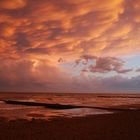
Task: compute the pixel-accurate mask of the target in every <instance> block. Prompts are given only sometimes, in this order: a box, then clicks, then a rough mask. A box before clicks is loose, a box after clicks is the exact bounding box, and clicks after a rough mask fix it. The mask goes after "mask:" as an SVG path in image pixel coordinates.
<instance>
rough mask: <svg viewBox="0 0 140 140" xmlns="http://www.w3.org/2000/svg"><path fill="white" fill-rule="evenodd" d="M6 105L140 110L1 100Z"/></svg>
mask: <svg viewBox="0 0 140 140" xmlns="http://www.w3.org/2000/svg"><path fill="white" fill-rule="evenodd" d="M1 101H3V102H5V103H6V104H12V105H26V106H42V107H45V108H50V109H74V108H93V109H102V110H108V111H130V110H140V108H139V107H138V106H134V107H131V108H129V107H128V106H126V107H122V106H119V107H97V106H95V107H94V106H76V105H65V104H48V103H39V102H29V101H28V102H27V101H18V100H1Z"/></svg>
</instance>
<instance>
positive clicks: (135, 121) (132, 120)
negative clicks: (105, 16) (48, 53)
mask: <svg viewBox="0 0 140 140" xmlns="http://www.w3.org/2000/svg"><path fill="white" fill-rule="evenodd" d="M139 119H140V111H139V110H138V111H122V112H117V113H113V114H100V115H89V116H85V117H72V118H66V117H56V118H52V119H50V120H42V119H32V120H31V121H29V120H26V119H18V120H10V121H8V120H6V119H4V118H1V119H0V120H1V121H0V140H139V139H140V121H139Z"/></svg>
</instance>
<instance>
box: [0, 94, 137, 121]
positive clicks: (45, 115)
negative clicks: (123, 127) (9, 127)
mask: <svg viewBox="0 0 140 140" xmlns="http://www.w3.org/2000/svg"><path fill="white" fill-rule="evenodd" d="M7 99H10V100H20V101H32V102H42V103H51V104H52V103H57V104H71V105H82V106H87V108H76V109H67V110H55V109H48V108H44V107H32V106H21V105H10V104H5V103H4V102H3V101H0V117H6V118H8V119H32V118H41V119H51V118H53V117H57V116H65V117H73V116H85V115H91V114H92V115H94V114H105V113H113V112H111V111H107V110H102V109H91V108H88V106H94V107H117V106H119V108H120V107H121V108H122V107H123V108H134V105H135V104H136V105H137V107H138V105H139V104H140V95H139V94H60V93H59V94H58V93H56V94H54V93H47V94H46V93H0V100H7ZM135 108H136V106H135Z"/></svg>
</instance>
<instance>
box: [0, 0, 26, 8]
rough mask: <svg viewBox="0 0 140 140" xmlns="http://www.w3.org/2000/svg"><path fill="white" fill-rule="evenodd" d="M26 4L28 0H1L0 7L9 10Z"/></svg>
mask: <svg viewBox="0 0 140 140" xmlns="http://www.w3.org/2000/svg"><path fill="white" fill-rule="evenodd" d="M25 5H26V0H1V1H0V7H1V8H3V9H8V10H13V9H18V8H23V7H24V6H25Z"/></svg>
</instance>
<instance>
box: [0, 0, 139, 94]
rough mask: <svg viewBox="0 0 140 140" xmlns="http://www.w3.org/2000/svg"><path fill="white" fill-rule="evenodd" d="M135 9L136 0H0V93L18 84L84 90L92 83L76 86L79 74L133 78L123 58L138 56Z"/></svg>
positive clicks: (32, 86) (32, 87) (79, 83)
mask: <svg viewBox="0 0 140 140" xmlns="http://www.w3.org/2000/svg"><path fill="white" fill-rule="evenodd" d="M139 5H140V2H139V0H103V1H102V2H101V1H99V0H0V61H1V66H0V71H1V74H0V79H1V81H0V90H1V89H3V90H4V89H5V90H6V89H7V90H8V87H11V88H12V86H14V89H16V88H17V89H19V87H21V86H20V85H22V86H23V87H26V86H27V87H31V89H37V87H40V85H42V86H43V87H42V89H43V90H44V91H49V90H51V89H54V90H56V91H57V90H58V89H59V90H61V91H63V90H64V87H66V85H67V88H68V87H73V86H74V87H73V88H74V89H78V90H80V89H81V87H82V86H83V85H84V84H85V85H86V87H85V86H83V87H85V89H83V88H82V89H83V90H86V89H87V88H88V86H87V84H89V85H90V83H92V81H88V80H87V84H86V83H84V82H82V81H83V80H82V76H83V75H82V74H81V72H83V73H88V74H89V76H92V74H93V73H95V75H96V74H98V73H102V74H104V75H106V74H108V73H111V72H115V73H116V76H117V74H122V75H125V76H126V77H133V75H135V76H137V75H136V73H137V74H138V70H137V72H136V71H135V72H133V71H132V70H133V69H135V66H133V64H132V63H131V61H130V60H128V59H129V58H132V57H134V56H135V55H139V52H140V39H139V38H140V6H139ZM126 58H127V59H126ZM75 63H76V66H75ZM128 63H130V64H128ZM136 63H137V62H136ZM125 64H126V65H125ZM134 65H136V64H134ZM137 67H139V66H137ZM20 72H21V73H20ZM7 73H8V75H9V76H7ZM129 73H131V75H129ZM20 75H23V77H22V76H20ZM77 75H78V76H79V77H78V78H77V77H76V76H77ZM107 76H108V81H109V80H110V81H111V79H109V77H110V76H109V75H107ZM62 79H63V80H62ZM73 79H74V80H75V79H78V80H76V81H78V84H76V83H75V82H73V81H74V80H73ZM97 79H98V78H97ZM97 79H96V78H95V80H94V83H96V81H98V80H97ZM106 80H107V79H106ZM126 80H128V81H131V80H129V79H127V78H126ZM56 81H58V82H56ZM60 81H61V82H60ZM102 81H103V79H102ZM124 82H125V80H124ZM36 83H37V85H36ZM38 83H39V84H40V85H38ZM48 83H49V84H48ZM56 83H57V84H56ZM60 83H61V84H60ZM73 83H75V84H73ZM97 83H98V82H97ZM6 84H7V86H6ZM48 85H49V86H48ZM68 85H69V86H68ZM80 85H82V86H80ZM99 85H102V84H99ZM99 85H98V84H97V85H96V87H99ZM102 87H103V86H102ZM11 88H10V89H11ZM29 89H30V88H29ZM39 89H40V88H39ZM69 89H70V88H69ZM99 89H100V88H99ZM59 90H58V91H59ZM71 90H72V89H71ZM96 90H97V88H96ZM115 90H116V89H115Z"/></svg>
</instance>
